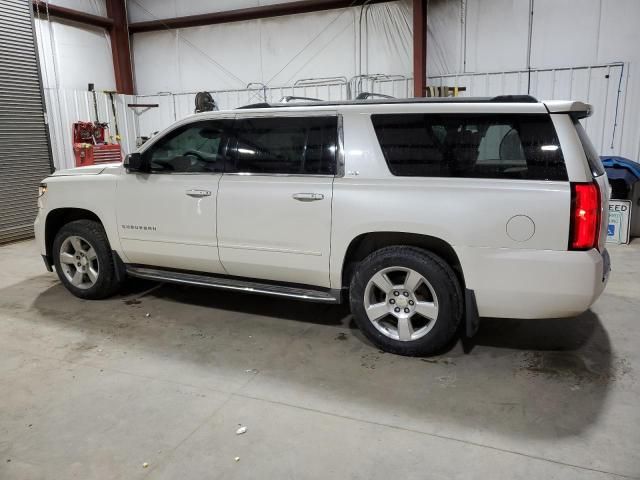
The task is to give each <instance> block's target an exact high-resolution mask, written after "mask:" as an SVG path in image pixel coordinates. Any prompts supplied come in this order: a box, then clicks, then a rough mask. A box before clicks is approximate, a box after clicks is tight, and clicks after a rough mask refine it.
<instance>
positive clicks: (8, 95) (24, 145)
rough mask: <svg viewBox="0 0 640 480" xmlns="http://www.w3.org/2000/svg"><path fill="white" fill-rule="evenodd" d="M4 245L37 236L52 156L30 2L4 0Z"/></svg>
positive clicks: (0, 103)
mask: <svg viewBox="0 0 640 480" xmlns="http://www.w3.org/2000/svg"><path fill="white" fill-rule="evenodd" d="M0 12H2V13H1V14H0V243H5V242H10V241H14V240H20V239H23V238H28V237H30V236H33V221H34V219H35V216H36V213H37V197H38V184H39V183H40V180H42V179H43V178H44V177H46V176H47V175H48V174H49V173H50V171H51V160H50V158H51V157H50V150H49V141H48V137H47V129H46V125H45V122H44V109H43V102H42V91H41V88H40V76H39V72H38V63H37V62H38V60H37V58H38V57H37V55H36V49H35V44H34V36H33V23H32V18H31V3H30V2H28V1H26V0H0Z"/></svg>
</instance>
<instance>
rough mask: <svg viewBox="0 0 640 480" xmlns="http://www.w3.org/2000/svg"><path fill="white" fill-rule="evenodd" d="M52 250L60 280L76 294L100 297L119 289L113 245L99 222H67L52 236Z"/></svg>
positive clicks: (84, 296)
mask: <svg viewBox="0 0 640 480" xmlns="http://www.w3.org/2000/svg"><path fill="white" fill-rule="evenodd" d="M52 254H53V262H54V265H55V267H56V273H57V274H58V277H59V278H60V281H61V282H62V283H63V284H64V286H65V287H66V288H67V290H69V291H70V292H71V293H73V294H74V295H75V296H76V297H79V298H85V299H89V300H99V299H102V298H106V297H109V296H111V295H113V294H114V293H116V291H118V289H119V287H120V282H119V281H118V280H117V275H116V267H115V264H114V261H113V256H112V254H111V247H110V245H109V240H108V239H107V234H106V233H105V231H104V228H103V227H102V225H101V224H100V223H98V222H94V221H93V220H75V221H73V222H70V223H67V224H66V225H64V226H63V227H62V228H61V229H60V230H59V231H58V233H57V234H56V236H55V238H54V240H53V251H52Z"/></svg>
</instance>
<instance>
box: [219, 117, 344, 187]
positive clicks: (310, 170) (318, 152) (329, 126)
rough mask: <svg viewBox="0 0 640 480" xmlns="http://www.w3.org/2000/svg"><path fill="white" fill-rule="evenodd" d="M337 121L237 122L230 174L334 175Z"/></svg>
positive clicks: (265, 119) (252, 119)
mask: <svg viewBox="0 0 640 480" xmlns="http://www.w3.org/2000/svg"><path fill="white" fill-rule="evenodd" d="M337 129H338V119H337V117H288V118H243V119H239V120H236V122H235V124H234V131H235V135H236V148H235V149H234V150H235V151H234V154H233V155H232V158H231V164H230V165H229V167H228V168H227V171H230V172H246V173H261V174H294V175H295V174H302V175H334V174H335V172H336V143H337Z"/></svg>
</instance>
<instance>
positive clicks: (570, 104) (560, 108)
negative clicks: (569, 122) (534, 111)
mask: <svg viewBox="0 0 640 480" xmlns="http://www.w3.org/2000/svg"><path fill="white" fill-rule="evenodd" d="M543 103H544V105H545V107H547V110H548V111H549V113H568V114H569V115H571V116H572V117H573V118H576V119H578V120H580V119H581V118H587V117H589V116H591V114H592V113H593V106H592V105H591V104H590V103H584V102H574V101H571V100H548V101H545V102H543Z"/></svg>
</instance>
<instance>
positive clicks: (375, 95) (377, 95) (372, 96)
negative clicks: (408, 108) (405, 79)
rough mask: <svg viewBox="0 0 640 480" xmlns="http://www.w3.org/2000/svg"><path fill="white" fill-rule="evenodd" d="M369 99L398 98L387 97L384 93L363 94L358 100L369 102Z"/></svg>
mask: <svg viewBox="0 0 640 480" xmlns="http://www.w3.org/2000/svg"><path fill="white" fill-rule="evenodd" d="M369 98H396V97H392V96H391V95H385V94H384V93H373V92H362V93H360V94H359V95H358V96H357V97H356V100H367V99H369Z"/></svg>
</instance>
